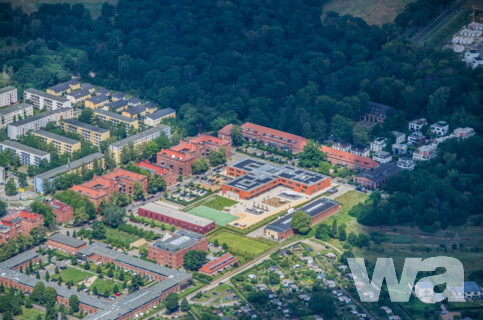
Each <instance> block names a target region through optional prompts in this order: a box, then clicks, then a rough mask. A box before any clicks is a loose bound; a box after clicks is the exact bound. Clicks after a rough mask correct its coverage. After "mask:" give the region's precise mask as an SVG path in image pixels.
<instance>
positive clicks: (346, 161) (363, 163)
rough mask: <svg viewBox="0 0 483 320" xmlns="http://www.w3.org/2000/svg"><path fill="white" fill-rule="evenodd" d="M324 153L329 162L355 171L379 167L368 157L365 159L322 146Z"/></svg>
mask: <svg viewBox="0 0 483 320" xmlns="http://www.w3.org/2000/svg"><path fill="white" fill-rule="evenodd" d="M320 148H321V150H322V152H324V153H325V154H326V155H327V160H328V161H329V162H330V163H332V164H336V165H339V166H342V167H347V168H348V169H351V170H355V171H364V170H369V169H372V168H375V167H377V166H378V165H379V164H378V163H377V162H376V161H374V160H372V159H371V158H368V157H363V156H360V155H356V154H353V153H350V152H345V151H340V150H336V149H334V148H330V147H326V146H321V147H320Z"/></svg>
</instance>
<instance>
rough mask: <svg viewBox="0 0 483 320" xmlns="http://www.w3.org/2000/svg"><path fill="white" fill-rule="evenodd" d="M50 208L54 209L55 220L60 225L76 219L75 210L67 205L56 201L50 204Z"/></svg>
mask: <svg viewBox="0 0 483 320" xmlns="http://www.w3.org/2000/svg"><path fill="white" fill-rule="evenodd" d="M49 206H50V207H51V208H52V212H53V213H54V216H55V220H57V222H58V223H66V222H67V221H70V220H72V219H73V218H74V208H72V207H71V206H69V205H68V204H66V203H63V202H61V201H59V200H57V199H54V200H52V201H50V202H49Z"/></svg>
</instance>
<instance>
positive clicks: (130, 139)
mask: <svg viewBox="0 0 483 320" xmlns="http://www.w3.org/2000/svg"><path fill="white" fill-rule="evenodd" d="M167 127H168V126H165V125H160V126H157V127H153V128H149V129H147V130H144V131H141V132H139V133H137V134H135V135H133V136H130V137H127V138H125V139H122V140H119V141H116V142H114V143H111V145H110V146H112V147H115V148H120V147H124V146H126V145H128V144H129V143H130V142H132V143H135V142H136V141H138V140H141V139H143V138H145V137H147V136H150V135H152V134H154V133H156V132H161V131H164V129H165V128H167Z"/></svg>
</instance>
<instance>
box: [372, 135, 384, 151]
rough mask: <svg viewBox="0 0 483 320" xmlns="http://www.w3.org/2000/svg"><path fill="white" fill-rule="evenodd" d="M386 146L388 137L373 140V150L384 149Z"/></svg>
mask: <svg viewBox="0 0 483 320" xmlns="http://www.w3.org/2000/svg"><path fill="white" fill-rule="evenodd" d="M385 147H386V138H383V137H379V138H376V140H374V141H372V142H371V151H376V152H377V151H382V149H384V148H385Z"/></svg>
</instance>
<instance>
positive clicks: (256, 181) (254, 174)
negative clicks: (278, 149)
mask: <svg viewBox="0 0 483 320" xmlns="http://www.w3.org/2000/svg"><path fill="white" fill-rule="evenodd" d="M226 173H227V175H229V176H232V177H235V179H233V180H231V181H229V182H227V183H225V184H224V185H223V186H222V192H223V194H229V195H230V196H234V197H238V198H240V199H251V198H254V197H256V196H258V195H260V194H262V193H264V192H266V191H269V190H271V189H273V188H276V187H278V186H285V187H288V188H291V189H293V190H294V191H297V192H302V193H305V194H308V195H311V194H314V193H316V192H319V191H321V190H323V189H325V188H328V187H330V177H328V176H324V175H322V174H320V173H316V172H312V171H308V170H304V169H300V168H294V167H291V166H287V165H284V166H278V165H274V164H270V163H267V162H263V161H260V160H255V159H250V158H247V159H245V160H241V161H239V162H237V163H234V164H232V165H230V166H228V167H227V169H226Z"/></svg>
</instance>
